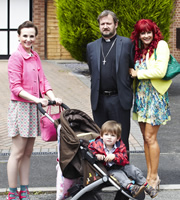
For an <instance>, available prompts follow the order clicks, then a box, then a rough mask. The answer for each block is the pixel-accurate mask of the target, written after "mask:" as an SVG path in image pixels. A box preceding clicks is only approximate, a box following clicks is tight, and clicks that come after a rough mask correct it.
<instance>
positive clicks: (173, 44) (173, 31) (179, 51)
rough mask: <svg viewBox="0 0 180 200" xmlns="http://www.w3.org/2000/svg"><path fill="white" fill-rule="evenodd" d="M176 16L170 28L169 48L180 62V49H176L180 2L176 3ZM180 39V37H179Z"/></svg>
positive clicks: (178, 0) (179, 22) (177, 0)
mask: <svg viewBox="0 0 180 200" xmlns="http://www.w3.org/2000/svg"><path fill="white" fill-rule="evenodd" d="M175 8H176V9H175V14H174V17H173V23H172V25H171V27H170V39H169V42H168V43H169V46H170V52H171V54H172V55H173V56H174V57H175V58H176V59H177V61H179V62H180V49H177V48H176V28H180V0H176V1H175ZM179 37H180V36H179Z"/></svg>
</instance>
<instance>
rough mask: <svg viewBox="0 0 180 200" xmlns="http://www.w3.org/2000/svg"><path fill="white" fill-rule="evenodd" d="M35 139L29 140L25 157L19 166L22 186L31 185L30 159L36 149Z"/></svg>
mask: <svg viewBox="0 0 180 200" xmlns="http://www.w3.org/2000/svg"><path fill="white" fill-rule="evenodd" d="M34 142H35V138H28V141H27V144H26V148H25V151H24V155H23V157H22V159H21V162H20V165H19V176H20V183H21V185H29V170H30V158H31V154H32V151H33V147H34Z"/></svg>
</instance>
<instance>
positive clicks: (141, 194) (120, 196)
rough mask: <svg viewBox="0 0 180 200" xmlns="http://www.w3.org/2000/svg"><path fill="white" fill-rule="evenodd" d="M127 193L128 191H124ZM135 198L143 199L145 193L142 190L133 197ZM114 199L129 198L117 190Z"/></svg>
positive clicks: (124, 199) (125, 199) (127, 199)
mask: <svg viewBox="0 0 180 200" xmlns="http://www.w3.org/2000/svg"><path fill="white" fill-rule="evenodd" d="M126 193H127V194H129V195H130V192H128V191H126ZM135 199H136V200H144V199H145V193H144V192H142V193H140V194H139V195H138V196H136V197H135ZM114 200H129V198H128V197H127V196H125V195H124V194H122V193H121V191H118V192H117V194H116V197H115V199H114Z"/></svg>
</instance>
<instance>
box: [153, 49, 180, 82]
mask: <svg viewBox="0 0 180 200" xmlns="http://www.w3.org/2000/svg"><path fill="white" fill-rule="evenodd" d="M154 57H155V60H156V59H157V55H156V49H154ZM179 73H180V64H179V63H178V62H177V60H176V59H175V58H174V57H173V56H172V55H171V54H170V57H169V62H168V67H167V71H166V74H165V76H164V77H163V80H170V79H172V78H174V77H175V76H176V75H178V74H179Z"/></svg>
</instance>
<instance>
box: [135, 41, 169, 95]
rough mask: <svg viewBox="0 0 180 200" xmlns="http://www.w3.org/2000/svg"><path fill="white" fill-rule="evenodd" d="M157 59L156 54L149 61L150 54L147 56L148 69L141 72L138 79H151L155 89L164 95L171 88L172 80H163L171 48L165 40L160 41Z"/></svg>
mask: <svg viewBox="0 0 180 200" xmlns="http://www.w3.org/2000/svg"><path fill="white" fill-rule="evenodd" d="M156 54H157V59H156V60H155V57H154V53H153V54H152V55H151V57H150V59H149V52H148V53H147V54H146V64H147V69H146V70H145V69H144V70H139V71H138V73H137V78H138V79H150V80H151V83H152V85H153V87H154V88H155V89H156V90H157V91H158V92H159V93H160V94H161V95H163V94H164V93H165V92H166V91H167V90H168V88H169V87H170V85H171V83H172V80H163V79H162V78H163V77H164V76H165V74H166V71H167V66H168V61H169V55H170V51H169V47H168V44H167V43H166V42H165V41H164V40H160V41H159V43H158V45H157V49H156Z"/></svg>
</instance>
